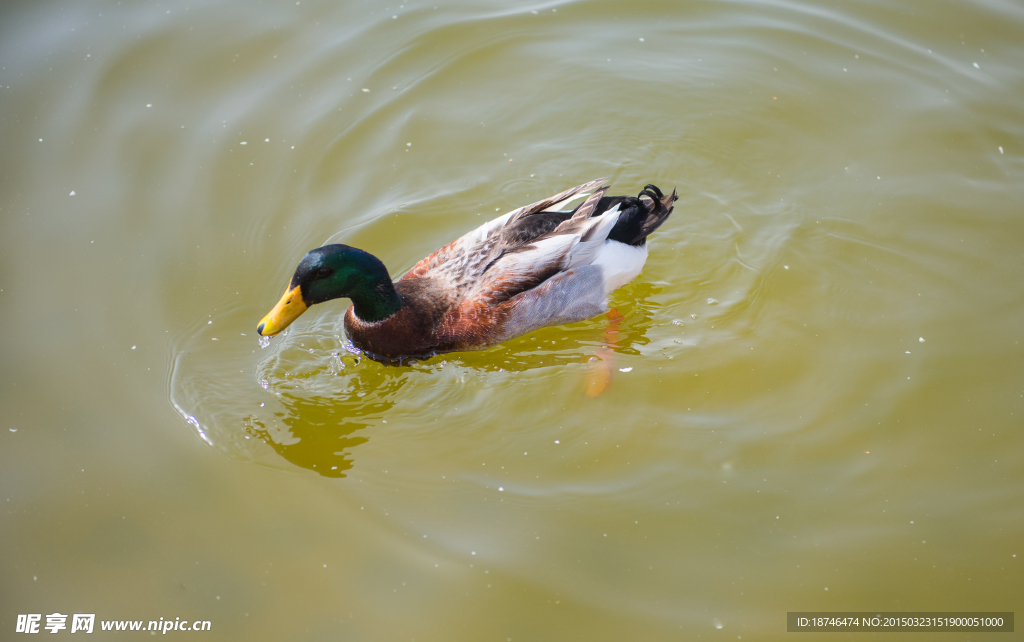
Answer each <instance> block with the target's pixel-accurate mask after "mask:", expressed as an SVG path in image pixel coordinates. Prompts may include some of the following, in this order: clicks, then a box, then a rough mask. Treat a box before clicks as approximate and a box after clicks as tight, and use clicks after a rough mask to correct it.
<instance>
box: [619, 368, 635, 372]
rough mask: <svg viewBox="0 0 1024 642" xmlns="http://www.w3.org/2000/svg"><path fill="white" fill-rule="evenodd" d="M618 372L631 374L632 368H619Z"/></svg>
mask: <svg viewBox="0 0 1024 642" xmlns="http://www.w3.org/2000/svg"><path fill="white" fill-rule="evenodd" d="M619 372H633V369H632V368H619Z"/></svg>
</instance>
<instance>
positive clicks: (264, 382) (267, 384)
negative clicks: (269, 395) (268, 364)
mask: <svg viewBox="0 0 1024 642" xmlns="http://www.w3.org/2000/svg"><path fill="white" fill-rule="evenodd" d="M260 386H262V387H263V389H264V390H266V389H267V388H269V387H270V382H269V381H267V380H266V379H260ZM260 407H261V408H262V407H263V404H260Z"/></svg>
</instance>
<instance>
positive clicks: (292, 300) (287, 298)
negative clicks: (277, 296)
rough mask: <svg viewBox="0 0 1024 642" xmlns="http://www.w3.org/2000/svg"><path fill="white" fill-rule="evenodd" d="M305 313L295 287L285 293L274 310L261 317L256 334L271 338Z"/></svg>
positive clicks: (304, 307) (303, 303)
mask: <svg viewBox="0 0 1024 642" xmlns="http://www.w3.org/2000/svg"><path fill="white" fill-rule="evenodd" d="M305 311H306V304H305V302H303V300H302V290H300V289H299V286H297V285H296V286H295V287H294V288H292V289H290V290H288V291H287V292H285V293H284V296H283V297H281V300H280V301H278V302H277V305H275V306H274V309H273V310H271V311H270V312H268V313H267V316H265V317H263V319H262V320H261V321H260V324H259V325H258V326H256V332H257V333H259V334H260V335H262V336H264V337H272V336H274V335H275V334H277V333H278V332H280V331H281V330H284V329H285V328H287V327H288V326H289V325H291V322H292V321H294V320H295V319H298V318H299V316H300V315H301V314H302V313H303V312H305Z"/></svg>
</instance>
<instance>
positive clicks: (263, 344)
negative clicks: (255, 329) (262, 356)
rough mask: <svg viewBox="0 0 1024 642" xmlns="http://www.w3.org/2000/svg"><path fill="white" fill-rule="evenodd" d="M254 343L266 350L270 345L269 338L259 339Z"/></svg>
mask: <svg viewBox="0 0 1024 642" xmlns="http://www.w3.org/2000/svg"><path fill="white" fill-rule="evenodd" d="M256 343H258V344H259V345H260V347H261V348H266V347H267V346H269V345H270V337H260V338H259V340H258V341H256Z"/></svg>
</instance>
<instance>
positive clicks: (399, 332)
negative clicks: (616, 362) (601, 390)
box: [256, 178, 677, 362]
mask: <svg viewBox="0 0 1024 642" xmlns="http://www.w3.org/2000/svg"><path fill="white" fill-rule="evenodd" d="M608 189H609V187H608V185H607V179H604V178H600V179H597V180H593V181H589V182H587V183H583V184H582V185H577V186H576V187H573V188H571V189H567V190H565V191H563V192H560V193H558V194H555V195H554V196H551V197H549V198H545V199H543V200H540V201H537V202H536V203H533V204H531V205H527V206H525V207H520V208H518V209H515V210H513V211H511V212H508V213H507V214H504V215H503V216H499V217H498V218H495V219H493V220H491V221H488V222H486V223H484V224H483V225H481V226H480V227H478V228H476V229H475V230H473V231H471V232H469V233H467V234H465V235H463V236H461V237H459V238H457V239H455V240H454V241H452V242H451V243H449V244H447V245H445V246H444V247H442V248H440V249H438V250H437V251H436V252H434V253H432V254H430V255H429V256H427V257H426V258H424V259H423V260H421V261H420V262H419V263H417V264H416V265H414V266H413V267H412V269H410V270H409V271H408V272H406V273H405V274H404V275H402V276H401V277H400V278H399V279H398V280H397V281H394V282H392V280H391V277H390V275H389V272H388V270H387V268H386V267H385V266H384V264H383V263H382V262H381V261H380V259H378V258H377V257H375V256H373V255H372V254H370V253H369V252H365V251H363V250H360V249H358V248H354V247H350V246H348V245H342V244H331V245H324V246H321V247H318V248H316V249H313V250H310V251H309V252H308V253H307V254H306V255H305V256H304V257H303V258H302V260H301V261H299V265H298V267H296V269H295V273H294V275H293V276H292V278H291V281H290V282H289V284H288V286H287V288H286V289H285V293H284V295H283V296H282V297H281V299H280V300H279V301H278V303H277V305H275V306H274V307H273V309H272V310H271V311H270V312H269V313H267V315H266V316H264V317H263V319H262V320H260V322H259V325H258V326H257V328H256V332H257V333H258V334H259V335H260V336H263V337H270V336H273V335H276V334H279V333H280V332H282V331H283V330H284V329H285V328H287V327H288V326H289V325H290V324H291V323H292V322H294V321H295V320H296V319H297V318H299V316H300V315H302V313H303V312H305V311H306V310H308V309H309V308H310V307H312V306H313V305H316V304H318V303H324V302H326V301H331V300H333V299H339V298H348V299H349V300H351V302H352V305H351V306H350V307H349V308H348V309H347V310H346V312H345V316H344V325H345V331H346V334H347V335H348V339H349V341H351V343H352V345H354V346H355V347H356V348H358V349H359V350H361V351H362V352H363V353H365V354H367V355H368V356H370V357H371V358H375V359H378V360H381V361H392V362H393V361H401V360H404V359H407V358H426V357H430V356H434V355H437V354H441V353H446V352H457V351H466V350H479V349H483V348H487V347H489V346H492V345H495V344H499V343H502V342H505V341H508V340H509V339H512V338H514V337H517V336H520V335H523V334H526V333H529V332H532V331H534V330H537V329H539V328H543V327H546V326H553V325H563V324H567V323H573V322H576V321H583V320H585V319H590V318H592V317H595V316H598V315H600V314H602V313H605V312H607V311H608V295H609V294H610V293H611V292H613V291H614V290H617V289H618V288H620V287H622V286H623V285H625V284H626V283H628V282H630V281H632V280H633V279H634V278H636V276H637V275H639V274H640V271H641V270H642V269H643V266H644V263H645V262H646V260H647V237H648V236H649V235H650V234H651V233H652V232H654V231H655V230H657V229H658V228H659V227H660V226H661V225H662V223H664V222H665V221H666V220H667V219H668V217H669V215H670V214H671V213H672V210H673V204H674V203H675V201H676V200H677V196H676V190H675V189H673V190H672V193H671V194H669V195H665V194H664V193H663V192H662V191H661V190H660V189H658V187H656V186H655V185H652V184H648V185H646V186H644V188H643V189H642V190H641V191H640V193H639V194H638V195H637V196H635V197H633V196H606V192H607V191H608ZM580 198H582V199H584V200H583V202H582V203H580V204H579V205H578V206H576V207H575V208H573V209H568V210H565V211H562V210H563V209H564V208H566V207H567V206H568V205H569V204H570V203H572V202H574V201H576V200H578V199H580Z"/></svg>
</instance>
